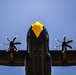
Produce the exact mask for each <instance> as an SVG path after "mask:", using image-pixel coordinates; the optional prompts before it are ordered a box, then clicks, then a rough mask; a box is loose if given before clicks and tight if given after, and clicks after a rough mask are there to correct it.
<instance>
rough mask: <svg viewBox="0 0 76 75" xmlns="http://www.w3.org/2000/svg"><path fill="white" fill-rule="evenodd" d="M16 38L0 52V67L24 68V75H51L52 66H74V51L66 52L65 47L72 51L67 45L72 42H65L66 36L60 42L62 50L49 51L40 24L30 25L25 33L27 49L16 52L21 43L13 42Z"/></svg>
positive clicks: (46, 33) (46, 38)
mask: <svg viewBox="0 0 76 75" xmlns="http://www.w3.org/2000/svg"><path fill="white" fill-rule="evenodd" d="M16 38H17V36H15V37H14V38H13V40H12V41H10V40H9V38H8V37H6V40H8V41H9V44H1V45H9V48H8V49H7V50H0V65H4V66H25V68H26V70H25V73H26V75H51V67H52V66H72V65H76V51H72V50H67V47H69V48H70V49H73V47H72V46H70V45H69V43H71V42H74V40H69V41H66V35H64V37H63V42H61V41H60V40H58V39H55V40H56V41H58V42H60V43H61V45H58V46H55V47H60V46H62V50H50V49H49V34H48V31H47V29H46V28H45V27H44V25H43V24H42V23H41V22H35V23H33V24H32V25H31V27H30V28H29V30H28V33H27V49H26V50H18V49H17V47H16V46H15V45H17V44H22V42H15V40H16Z"/></svg>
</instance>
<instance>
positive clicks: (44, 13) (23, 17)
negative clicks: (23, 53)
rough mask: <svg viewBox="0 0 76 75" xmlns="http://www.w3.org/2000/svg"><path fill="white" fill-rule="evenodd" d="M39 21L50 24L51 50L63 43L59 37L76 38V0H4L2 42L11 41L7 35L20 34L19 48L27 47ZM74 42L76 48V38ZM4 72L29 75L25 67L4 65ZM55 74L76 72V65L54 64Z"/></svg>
mask: <svg viewBox="0 0 76 75" xmlns="http://www.w3.org/2000/svg"><path fill="white" fill-rule="evenodd" d="M35 21H40V22H42V23H43V24H44V25H45V27H46V28H47V30H48V33H49V37H50V41H49V47H50V50H51V49H52V50H55V48H54V46H56V45H58V44H59V43H58V42H56V41H55V40H54V39H55V38H59V39H60V40H61V41H62V40H63V35H67V40H69V39H74V40H76V32H75V30H76V0H0V43H9V42H8V41H7V40H5V36H8V37H9V39H10V40H12V38H13V37H14V36H18V38H17V39H16V41H22V42H23V44H22V45H19V46H17V47H18V49H20V50H21V49H24V50H26V34H27V31H28V29H29V27H30V26H31V24H32V23H34V22H35ZM71 45H72V46H73V47H74V49H75V50H76V47H75V45H76V42H74V43H72V44H71ZM7 48H8V46H0V49H7ZM57 49H61V48H57ZM0 75H25V68H24V67H6V66H0ZM52 75H76V66H70V67H52Z"/></svg>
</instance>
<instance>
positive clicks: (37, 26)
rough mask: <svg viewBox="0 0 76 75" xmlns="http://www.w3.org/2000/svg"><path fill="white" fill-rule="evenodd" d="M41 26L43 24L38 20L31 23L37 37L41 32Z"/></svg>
mask: <svg viewBox="0 0 76 75" xmlns="http://www.w3.org/2000/svg"><path fill="white" fill-rule="evenodd" d="M43 26H44V25H43V24H42V23H40V22H35V23H34V24H32V30H33V32H34V34H35V35H36V37H37V38H38V37H39V35H40V33H41V32H42V30H43Z"/></svg>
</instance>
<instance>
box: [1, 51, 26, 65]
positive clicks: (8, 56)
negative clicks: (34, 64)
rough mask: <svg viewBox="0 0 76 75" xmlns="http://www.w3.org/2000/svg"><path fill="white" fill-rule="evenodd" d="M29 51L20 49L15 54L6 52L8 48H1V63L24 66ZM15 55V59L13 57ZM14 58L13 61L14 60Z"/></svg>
mask: <svg viewBox="0 0 76 75" xmlns="http://www.w3.org/2000/svg"><path fill="white" fill-rule="evenodd" d="M26 53H27V51H25V50H19V51H18V52H16V51H14V52H13V54H12V53H10V51H9V52H6V50H0V65H5V66H24V59H25V56H26ZM12 56H13V59H12ZM12 60H13V61H12Z"/></svg>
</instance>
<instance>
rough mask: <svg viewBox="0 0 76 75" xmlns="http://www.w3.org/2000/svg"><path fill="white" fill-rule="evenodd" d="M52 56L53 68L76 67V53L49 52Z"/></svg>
mask: <svg viewBox="0 0 76 75" xmlns="http://www.w3.org/2000/svg"><path fill="white" fill-rule="evenodd" d="M49 52H50V54H51V56H52V66H72V65H76V51H71V50H69V51H67V52H66V53H62V51H59V50H58V51H57V50H55V51H54V50H52V51H49Z"/></svg>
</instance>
